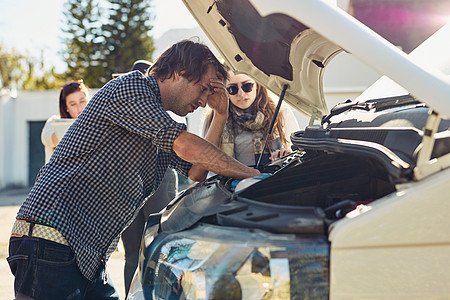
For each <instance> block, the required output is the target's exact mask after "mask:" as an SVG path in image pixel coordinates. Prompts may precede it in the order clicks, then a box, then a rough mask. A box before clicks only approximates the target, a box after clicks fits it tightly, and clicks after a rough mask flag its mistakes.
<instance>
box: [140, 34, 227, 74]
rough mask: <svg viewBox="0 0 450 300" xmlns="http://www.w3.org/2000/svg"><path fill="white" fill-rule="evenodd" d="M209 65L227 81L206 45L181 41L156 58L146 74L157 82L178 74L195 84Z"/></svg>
mask: <svg viewBox="0 0 450 300" xmlns="http://www.w3.org/2000/svg"><path fill="white" fill-rule="evenodd" d="M209 65H213V66H214V67H215V68H216V71H217V72H219V73H220V74H221V75H222V77H223V78H224V79H225V80H227V79H228V74H227V72H226V71H225V68H224V66H223V65H222V64H221V63H220V62H219V61H218V60H217V58H216V57H215V56H214V54H213V53H212V52H211V50H209V48H208V47H207V46H206V45H204V44H201V43H197V42H193V41H191V40H183V41H180V42H178V43H176V44H173V45H172V46H171V47H170V48H168V49H166V50H165V51H164V52H163V53H162V54H161V55H160V56H158V57H157V58H156V59H155V61H154V62H153V64H152V66H151V67H150V69H149V70H148V74H149V75H151V76H154V77H155V78H157V79H159V80H165V79H168V78H172V76H174V74H175V73H178V74H180V75H181V76H183V77H184V78H186V79H187V80H189V81H194V82H196V83H197V82H199V81H200V79H201V78H202V76H203V75H204V74H205V73H206V71H207V69H208V66H209Z"/></svg>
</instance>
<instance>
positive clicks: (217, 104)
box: [207, 73, 228, 116]
mask: <svg viewBox="0 0 450 300" xmlns="http://www.w3.org/2000/svg"><path fill="white" fill-rule="evenodd" d="M209 84H210V87H211V89H212V94H211V95H209V96H208V100H207V102H208V106H209V107H211V109H213V110H214V111H215V113H217V114H220V115H226V116H228V92H227V89H226V87H225V82H224V80H223V79H222V76H221V75H220V73H218V74H217V78H211V79H210V80H209Z"/></svg>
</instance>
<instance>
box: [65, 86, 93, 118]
mask: <svg viewBox="0 0 450 300" xmlns="http://www.w3.org/2000/svg"><path fill="white" fill-rule="evenodd" d="M77 91H80V92H83V93H84V94H85V95H86V97H88V96H89V91H88V87H87V86H86V85H85V84H84V83H83V80H77V81H72V82H69V83H67V84H65V85H63V86H62V87H61V92H60V93H59V116H60V117H61V118H66V119H72V117H71V116H70V114H69V113H68V112H67V103H66V98H67V96H68V95H70V94H72V93H74V92H77Z"/></svg>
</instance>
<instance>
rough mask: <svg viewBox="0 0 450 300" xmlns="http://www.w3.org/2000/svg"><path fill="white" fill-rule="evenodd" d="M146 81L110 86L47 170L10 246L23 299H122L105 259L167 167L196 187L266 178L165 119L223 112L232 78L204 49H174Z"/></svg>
mask: <svg viewBox="0 0 450 300" xmlns="http://www.w3.org/2000/svg"><path fill="white" fill-rule="evenodd" d="M149 75H150V76H144V75H142V74H141V73H140V72H138V71H135V72H131V73H129V74H127V75H124V76H120V77H118V78H116V79H114V80H111V81H110V82H108V83H107V84H106V85H105V86H104V87H103V88H102V89H100V90H99V91H98V92H97V93H96V94H95V95H94V96H93V98H92V99H91V101H90V102H89V104H88V105H87V106H86V108H85V109H84V110H83V112H82V114H81V115H80V116H79V117H78V118H77V120H76V121H75V122H74V124H73V125H72V126H71V127H70V128H69V130H68V131H67V133H66V134H65V135H64V137H63V138H62V140H61V141H60V143H59V144H58V146H57V147H56V149H55V152H54V153H53V155H52V157H51V159H50V161H49V162H48V164H46V165H45V166H44V167H43V168H42V169H41V170H40V172H39V174H38V178H37V180H36V182H35V185H34V186H33V188H32V190H31V192H30V194H29V195H28V197H27V199H26V200H25V202H24V203H23V205H22V206H21V208H20V210H19V212H18V214H17V220H16V222H15V223H14V227H13V230H12V235H11V239H10V249H9V253H10V256H9V257H8V262H9V264H10V267H11V270H12V272H13V274H14V276H15V282H14V291H15V294H16V297H17V298H18V299H23V298H28V299H29V298H32V299H41V298H45V299H67V298H69V299H70V298H74V299H77V298H78V299H103V298H109V299H117V298H118V296H117V293H116V291H115V289H114V286H113V285H112V283H111V280H109V279H108V275H107V272H106V270H105V265H106V261H107V260H108V258H109V256H110V254H111V253H112V251H114V249H115V248H116V245H117V241H118V238H119V236H120V233H121V232H122V231H123V229H124V228H126V227H127V226H128V225H129V224H130V223H131V222H132V220H133V218H134V217H135V215H136V214H137V213H138V211H139V209H140V208H141V207H142V206H143V205H144V204H145V199H146V197H148V196H149V195H151V194H152V193H153V192H154V191H155V190H156V189H157V188H158V186H159V184H160V182H161V180H162V178H163V176H164V173H165V171H166V170H167V168H168V167H171V168H174V169H176V170H177V171H178V172H180V173H182V174H185V175H187V176H188V177H189V178H191V179H192V180H198V181H201V180H204V179H205V177H206V174H207V170H209V171H212V172H214V173H219V174H223V175H226V176H230V177H232V178H235V179H244V178H248V177H253V176H259V175H260V172H259V171H257V170H255V169H252V168H249V167H247V166H245V165H243V164H241V163H239V162H238V161H236V160H235V159H233V158H231V157H229V156H227V155H226V154H225V153H223V152H222V151H221V150H219V149H218V148H217V147H215V146H214V145H212V144H211V143H209V142H207V141H205V140H203V139H202V138H200V137H198V136H196V135H194V134H191V133H189V132H187V131H186V130H185V129H186V126H185V125H184V124H180V123H176V122H175V121H174V120H173V119H171V118H170V117H169V115H168V114H167V112H166V111H172V112H173V113H175V114H177V115H180V116H185V115H186V114H188V113H190V112H193V111H194V110H195V109H197V108H198V107H199V106H202V107H204V106H205V105H206V104H207V103H208V104H209V105H210V106H211V107H212V109H215V110H219V112H218V115H222V114H223V113H224V109H225V107H227V105H228V104H225V103H224V102H227V101H228V100H227V97H226V91H225V87H224V80H225V79H226V78H227V73H226V71H225V69H224V68H223V66H222V65H221V64H220V63H219V62H218V61H217V59H216V58H215V57H214V55H213V54H212V53H211V51H210V50H209V49H208V48H207V47H206V46H204V45H202V44H199V43H194V42H192V41H182V42H179V43H177V44H175V45H173V46H172V47H170V48H169V49H167V50H166V51H165V52H164V53H163V54H161V56H159V57H158V58H157V59H156V60H155V61H154V63H153V65H152V67H151V68H150V70H149ZM211 138H217V137H215V136H214V137H211Z"/></svg>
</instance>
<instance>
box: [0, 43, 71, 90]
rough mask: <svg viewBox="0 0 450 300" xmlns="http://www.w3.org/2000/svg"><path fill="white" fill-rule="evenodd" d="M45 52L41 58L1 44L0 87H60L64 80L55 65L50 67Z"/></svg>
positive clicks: (38, 88) (42, 88)
mask: <svg viewBox="0 0 450 300" xmlns="http://www.w3.org/2000/svg"><path fill="white" fill-rule="evenodd" d="M46 66H47V64H46V63H45V61H44V52H42V53H41V57H40V58H36V57H33V56H31V55H29V54H23V53H20V52H18V51H17V50H16V49H7V48H5V47H4V46H2V45H0V78H1V84H0V88H4V89H9V90H12V89H17V90H48V89H58V88H59V87H60V86H61V85H62V84H63V82H64V78H63V77H62V75H61V74H58V73H56V72H55V68H54V67H50V69H48V68H47V67H46Z"/></svg>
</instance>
